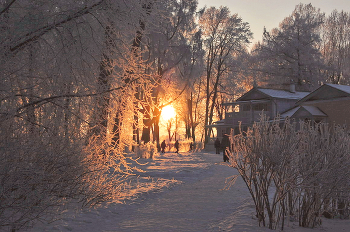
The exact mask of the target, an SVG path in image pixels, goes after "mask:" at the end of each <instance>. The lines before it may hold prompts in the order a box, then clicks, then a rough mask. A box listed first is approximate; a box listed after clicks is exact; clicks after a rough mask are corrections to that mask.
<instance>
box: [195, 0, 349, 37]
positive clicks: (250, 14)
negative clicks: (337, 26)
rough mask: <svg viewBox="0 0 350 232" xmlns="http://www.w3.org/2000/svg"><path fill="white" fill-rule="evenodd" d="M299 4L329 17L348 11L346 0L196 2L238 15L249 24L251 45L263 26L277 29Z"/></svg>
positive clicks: (223, 0)
mask: <svg viewBox="0 0 350 232" xmlns="http://www.w3.org/2000/svg"><path fill="white" fill-rule="evenodd" d="M299 3H304V4H308V3H311V4H312V5H313V6H314V7H316V8H320V9H321V11H322V12H325V13H326V15H329V14H330V13H331V12H332V11H333V10H335V9H336V10H338V11H341V10H344V11H348V9H350V1H348V0H332V1H330V0H309V1H305V0H265V1H261V0H246V1H238V0H198V7H199V8H202V7H203V6H205V5H207V6H208V7H209V6H215V7H219V6H227V7H228V8H229V9H230V10H231V13H238V15H239V16H240V17H242V19H243V21H245V22H248V23H249V24H250V28H251V31H252V32H253V33H254V35H253V36H254V39H253V40H252V41H253V43H255V42H257V41H261V39H262V34H263V29H264V26H265V27H266V29H267V30H268V31H270V30H271V29H273V28H275V27H278V24H279V23H280V22H281V21H282V20H283V19H284V18H285V17H287V16H289V15H290V14H291V13H292V11H293V10H294V8H295V6H296V5H297V4H299Z"/></svg>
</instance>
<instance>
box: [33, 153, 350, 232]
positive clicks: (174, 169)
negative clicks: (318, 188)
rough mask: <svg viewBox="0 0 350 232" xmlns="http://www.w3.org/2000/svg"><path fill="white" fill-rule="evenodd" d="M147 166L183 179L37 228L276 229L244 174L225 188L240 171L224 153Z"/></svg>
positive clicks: (163, 157)
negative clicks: (261, 218) (264, 223)
mask: <svg viewBox="0 0 350 232" xmlns="http://www.w3.org/2000/svg"><path fill="white" fill-rule="evenodd" d="M143 161H144V162H146V160H143ZM141 162H142V160H141ZM143 169H145V170H146V171H147V172H146V173H140V175H141V176H142V175H144V176H150V177H152V178H165V179H175V180H178V181H179V182H180V181H181V183H180V184H177V185H175V186H173V187H171V188H168V189H163V191H161V192H151V193H146V194H141V195H140V196H139V197H138V198H137V199H136V200H134V201H127V202H126V204H106V205H105V206H103V207H99V208H96V209H90V210H85V211H82V212H76V213H74V212H71V211H67V213H66V215H65V216H66V218H64V219H63V220H60V221H57V222H55V223H52V224H49V225H38V226H36V227H35V228H33V229H32V230H31V231H78V232H83V231H84V232H86V231H93V232H95V231H96V232H98V231H105V232H107V231H108V232H112V231H114V232H117V231H118V232H119V231H152V232H153V231H235V232H241V231H247V232H248V231H270V230H268V229H267V228H260V227H258V226H257V221H256V220H255V219H253V218H254V217H253V216H252V215H254V205H253V204H252V201H251V198H250V195H249V193H248V191H247V189H246V187H245V185H244V183H243V181H242V180H241V179H240V178H238V180H237V181H236V183H235V184H234V185H233V186H232V187H231V188H230V189H228V190H223V189H224V187H225V181H226V180H227V178H229V177H231V176H233V175H235V174H237V172H236V170H234V169H233V168H231V167H228V166H227V165H226V163H223V162H222V155H216V154H213V153H181V154H176V153H165V154H160V155H158V156H157V157H156V158H155V159H153V160H152V161H150V162H149V163H148V164H147V165H144V166H143ZM343 222H344V221H343ZM332 223H333V222H332ZM335 225H336V222H334V223H333V224H329V223H328V227H329V226H331V227H332V228H333V229H334V227H335ZM337 225H339V224H337ZM343 225H344V223H343ZM347 225H349V223H347ZM289 226H290V227H289V228H288V229H287V230H286V231H293V232H297V231H333V230H331V228H330V229H329V230H327V226H326V227H324V228H321V229H320V230H309V229H303V228H298V227H297V226H294V225H292V224H291V225H289ZM343 229H346V225H345V226H339V227H338V228H337V230H338V231H347V230H343Z"/></svg>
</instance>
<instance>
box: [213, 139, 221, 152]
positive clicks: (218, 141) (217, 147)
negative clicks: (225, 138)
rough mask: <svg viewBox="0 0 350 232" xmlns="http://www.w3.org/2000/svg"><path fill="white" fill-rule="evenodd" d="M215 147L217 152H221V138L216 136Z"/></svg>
mask: <svg viewBox="0 0 350 232" xmlns="http://www.w3.org/2000/svg"><path fill="white" fill-rule="evenodd" d="M214 147H215V150H216V154H220V147H221V143H220V140H219V138H216V140H215V142H214Z"/></svg>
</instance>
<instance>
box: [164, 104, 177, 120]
mask: <svg viewBox="0 0 350 232" xmlns="http://www.w3.org/2000/svg"><path fill="white" fill-rule="evenodd" d="M173 117H175V109H174V107H172V106H171V105H167V106H166V107H164V108H163V109H162V118H163V119H164V120H165V121H168V120H169V119H171V118H173Z"/></svg>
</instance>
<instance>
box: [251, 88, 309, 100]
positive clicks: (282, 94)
mask: <svg viewBox="0 0 350 232" xmlns="http://www.w3.org/2000/svg"><path fill="white" fill-rule="evenodd" d="M258 90H259V91H260V92H262V93H264V94H266V95H268V96H271V97H273V98H282V99H302V98H303V97H305V96H306V95H308V94H309V93H310V92H298V91H296V92H294V93H293V92H290V91H287V90H279V89H263V88H258Z"/></svg>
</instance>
